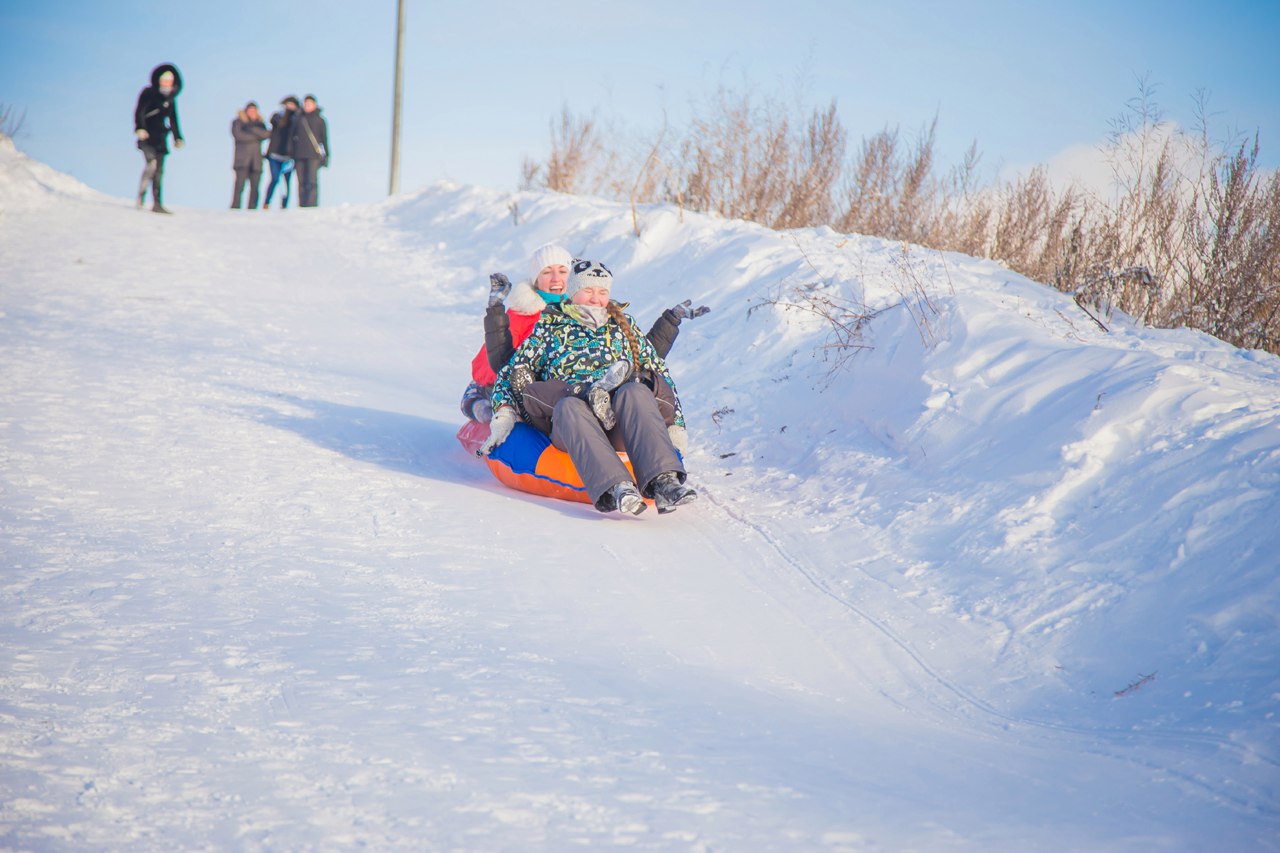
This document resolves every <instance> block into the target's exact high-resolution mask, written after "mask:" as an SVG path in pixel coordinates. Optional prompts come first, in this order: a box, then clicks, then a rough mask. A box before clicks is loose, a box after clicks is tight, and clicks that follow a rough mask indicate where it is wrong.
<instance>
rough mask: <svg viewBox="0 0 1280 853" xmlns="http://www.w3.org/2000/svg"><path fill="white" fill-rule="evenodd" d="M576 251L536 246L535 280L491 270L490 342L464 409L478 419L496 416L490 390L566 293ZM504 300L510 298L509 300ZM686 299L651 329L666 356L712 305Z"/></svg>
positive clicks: (474, 366)
mask: <svg viewBox="0 0 1280 853" xmlns="http://www.w3.org/2000/svg"><path fill="white" fill-rule="evenodd" d="M572 265H573V257H572V256H571V255H570V254H569V250H568V249H565V248H564V247H563V246H559V245H557V244H555V243H547V244H546V245H544V246H539V247H538V248H537V249H534V250H533V255H532V257H530V258H529V280H528V281H521V282H519V283H517V284H515V285H512V284H511V282H510V280H508V279H507V277H506V276H505V275H503V274H502V273H494V274H492V275H490V276H489V306H488V308H486V309H485V314H484V344H483V345H482V346H481V347H480V350H479V352H477V353H476V355H475V358H473V359H471V384H470V385H468V386H467V390H466V391H465V392H463V395H462V405H461V408H462V413H463V414H464V415H466V416H467V417H468V418H470V419H471V420H473V421H479V422H481V423H488V421H489V419H490V418H491V417H493V408H492V406H491V404H490V401H489V394H490V392H491V391H492V389H493V382H494V379H495V378H496V376H497V373H498V371H499V370H501V369H502V368H503V367H504V366H505V365H506V363H507V362H508V361H510V360H511V356H512V355H514V354H515V351H516V348H517V347H519V346H520V344H522V343H524V339H525V338H527V337H529V333H530V332H532V331H533V326H534V324H535V323H537V322H538V318H539V317H541V316H542V311H543V309H545V308H546V307H547V306H548V305H555V304H557V303H558V302H560V301H561V300H562V299H563V298H564V289H565V284H566V282H567V281H568V279H569V268H570V267H571V266H572ZM504 302H505V303H506V304H504ZM691 305H692V300H689V299H686V300H685V301H684V302H681V303H680V304H678V305H675V306H673V307H671V308H668V309H667V310H666V311H663V312H662V314H661V315H660V316H659V317H658V319H657V320H655V321H654V324H653V327H652V328H650V329H649V332H648V334H646V335H645V337H647V338H648V339H649V341H650V342H651V343H652V344H653V346H654V348H655V349H656V350H657V351H658V354H659V355H660V356H662V357H663V358H665V357H666V355H667V353H668V352H670V351H671V345H672V344H674V343H675V340H676V336H677V335H678V334H680V321H681V320H683V319H685V318H686V317H690V318H692V317H701V316H702V315H703V314H706V313H707V312H708V311H710V310H711V309H710V308H708V307H707V306H705V305H701V306H698V307H697V308H693V307H690V306H691Z"/></svg>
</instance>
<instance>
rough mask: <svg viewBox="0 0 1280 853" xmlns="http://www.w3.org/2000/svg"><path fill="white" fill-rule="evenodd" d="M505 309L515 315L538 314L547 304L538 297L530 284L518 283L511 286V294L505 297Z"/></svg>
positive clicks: (525, 282)
mask: <svg viewBox="0 0 1280 853" xmlns="http://www.w3.org/2000/svg"><path fill="white" fill-rule="evenodd" d="M507 307H508V308H510V309H511V310H512V311H514V312H516V313H517V314H540V313H541V312H542V311H543V309H545V308H546V307H547V303H546V302H545V301H544V300H543V298H542V297H541V296H539V295H538V291H537V290H535V289H534V287H533V283H532V282H528V281H518V282H516V283H515V284H513V285H511V293H509V294H508V295H507Z"/></svg>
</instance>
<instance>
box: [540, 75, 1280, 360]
mask: <svg viewBox="0 0 1280 853" xmlns="http://www.w3.org/2000/svg"><path fill="white" fill-rule="evenodd" d="M1152 94H1153V93H1152V90H1151V88H1150V87H1149V86H1147V84H1146V83H1145V81H1143V82H1140V85H1139V94H1138V96H1137V97H1136V98H1134V99H1133V100H1132V101H1131V102H1130V104H1129V105H1128V109H1127V111H1126V112H1125V113H1124V114H1122V115H1121V117H1120V118H1118V119H1116V120H1114V121H1113V122H1112V130H1111V134H1110V137H1109V142H1108V145H1107V148H1106V151H1105V153H1106V155H1107V157H1108V159H1109V162H1110V164H1111V167H1112V172H1113V177H1114V183H1115V187H1116V193H1115V195H1114V196H1113V197H1107V198H1101V197H1097V196H1094V195H1091V194H1089V193H1087V192H1085V191H1084V190H1082V189H1080V188H1078V187H1076V186H1066V187H1055V186H1054V185H1052V183H1051V182H1050V180H1049V178H1048V173H1047V171H1046V170H1045V169H1044V168H1037V169H1033V170H1032V171H1031V172H1030V173H1028V174H1026V175H1023V176H1021V177H1019V178H1017V179H1015V180H1012V181H1008V182H1005V183H1004V184H1001V185H997V186H984V185H983V184H982V182H981V180H980V179H979V172H978V165H979V162H980V159H981V158H980V157H979V154H978V149H977V144H976V143H974V144H973V145H972V146H971V147H970V149H969V151H968V152H967V154H966V156H965V159H964V162H963V163H962V164H961V165H959V166H958V167H955V168H953V169H952V170H950V172H949V173H947V174H946V175H945V176H939V174H938V169H937V166H936V161H935V142H936V130H937V119H936V118H935V119H934V120H933V122H932V123H931V124H929V125H928V126H926V127H925V128H923V129H922V131H921V132H920V134H919V135H918V136H917V138H916V139H915V140H914V142H909V141H904V140H903V139H902V136H901V134H900V132H899V130H898V129H897V128H885V129H884V130H882V131H880V132H879V133H877V134H874V135H873V136H871V137H869V138H865V139H863V140H861V142H860V144H859V146H858V148H857V150H856V152H855V153H854V155H853V156H852V157H848V156H847V148H848V137H847V133H846V131H845V129H844V127H843V126H842V125H841V123H840V120H839V117H838V115H837V113H836V105H835V103H834V102H832V103H831V104H830V105H829V106H828V107H827V108H825V109H818V110H813V111H811V112H808V113H806V111H805V110H804V109H803V108H790V109H788V108H785V107H783V106H782V105H780V104H779V103H778V102H777V101H773V100H765V101H758V100H757V99H754V98H752V97H751V96H750V95H749V94H746V95H742V94H737V93H734V92H732V91H729V90H726V89H724V88H721V89H720V90H718V91H717V93H716V95H715V96H714V97H713V98H712V99H710V100H709V101H708V102H707V103H706V104H704V105H702V107H701V108H700V109H697V110H695V113H694V116H693V118H692V120H691V122H690V124H689V126H688V128H687V129H686V130H685V131H684V132H683V133H672V132H671V130H670V128H669V127H668V126H667V124H666V121H665V117H664V122H663V126H662V129H661V131H660V132H659V133H657V134H653V135H650V136H649V137H648V140H647V141H644V138H643V136H637V135H634V134H625V133H616V132H614V133H610V134H608V138H607V139H606V138H605V134H603V133H602V132H601V129H600V126H599V123H598V122H597V120H596V118H595V117H594V116H590V117H587V118H575V117H574V116H573V115H572V114H571V113H570V112H569V110H568V108H567V107H566V108H565V110H564V111H563V112H562V115H561V117H560V120H559V122H558V124H556V123H553V126H552V133H551V152H550V155H549V157H548V159H547V161H546V162H545V163H534V162H531V161H528V160H526V161H525V164H524V167H523V170H522V186H530V187H531V186H544V187H547V188H549V189H554V190H559V191H561V192H577V193H592V194H597V195H604V196H606V197H609V198H614V199H618V200H630V202H631V206H632V215H633V224H634V226H635V230H636V234H637V235H639V234H640V223H639V217H638V215H637V213H636V206H637V205H638V204H640V203H646V202H675V203H677V204H679V205H680V207H681V209H682V210H683V208H684V207H686V206H687V207H689V208H691V209H694V210H699V211H705V212H713V213H717V214H719V215H721V216H725V217H729V218H735V219H747V220H751V221H754V222H760V223H762V224H765V225H768V226H770V227H773V228H798V227H808V226H815V225H828V224H829V225H831V226H833V227H834V228H835V229H837V230H839V231H841V232H844V233H850V232H857V233H862V234H869V235H875V236H880V237H885V238H888V239H893V240H898V241H904V242H909V243H915V244H919V245H922V246H926V247H930V248H935V249H943V250H953V251H958V252H963V253H965V254H970V255H977V256H983V257H989V258H994V259H997V260H999V261H1001V262H1003V263H1004V264H1006V265H1007V266H1008V267H1010V268H1011V269H1013V270H1015V271H1017V272H1020V273H1022V274H1024V275H1027V276H1028V277H1030V278H1033V279H1035V280H1038V281H1043V282H1047V283H1051V284H1053V285H1054V286H1055V287H1057V288H1059V289H1060V290H1063V291H1066V292H1068V293H1071V294H1072V295H1073V296H1074V297H1075V298H1076V300H1077V301H1078V302H1080V304H1081V305H1082V306H1085V305H1091V306H1094V307H1096V308H1100V309H1101V310H1102V312H1103V314H1105V315H1107V316H1111V314H1112V313H1113V312H1114V311H1116V310H1120V311H1123V312H1125V313H1127V314H1129V315H1131V316H1133V317H1135V318H1137V319H1138V320H1139V321H1140V322H1144V323H1148V324H1152V325H1158V326H1191V327H1194V328H1197V329H1202V330H1204V331H1206V332H1209V333H1210V334H1213V335H1215V336H1217V337H1220V338H1223V339H1224V340H1227V341H1230V342H1232V343H1235V344H1238V345H1241V346H1248V347H1260V348H1264V349H1268V350H1270V351H1272V352H1276V351H1278V350H1280V236H1277V235H1280V175H1277V174H1276V173H1270V174H1265V173H1264V172H1263V170H1261V169H1260V168H1259V167H1258V163H1257V159H1258V139H1257V138H1256V136H1255V138H1254V139H1253V141H1252V145H1249V144H1247V143H1233V144H1223V145H1218V144H1214V143H1212V142H1211V141H1210V137H1209V134H1208V132H1207V130H1206V129H1205V128H1207V124H1208V123H1207V121H1204V119H1203V116H1204V115H1206V114H1207V112H1206V111H1205V110H1204V105H1203V101H1202V103H1201V128H1200V133H1199V135H1198V136H1196V135H1188V134H1184V133H1181V132H1178V131H1177V129H1176V128H1174V127H1173V126H1172V125H1170V124H1168V123H1166V122H1164V121H1162V119H1161V116H1160V111H1159V109H1158V108H1157V107H1156V105H1155V103H1154V99H1153V97H1152ZM800 301H803V300H800ZM834 310H835V309H829V310H828V313H832V312H833V311H834ZM836 313H838V312H836ZM1095 319H1097V318H1096V317H1095ZM1098 322H1099V325H1101V326H1103V328H1105V324H1103V323H1102V322H1101V321H1100V320H1099V321H1098ZM922 335H925V336H926V337H928V330H927V329H923V330H922Z"/></svg>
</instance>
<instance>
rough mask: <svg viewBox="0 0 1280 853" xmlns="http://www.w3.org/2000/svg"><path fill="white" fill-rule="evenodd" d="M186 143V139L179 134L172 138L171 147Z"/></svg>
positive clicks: (179, 146) (178, 146)
mask: <svg viewBox="0 0 1280 853" xmlns="http://www.w3.org/2000/svg"><path fill="white" fill-rule="evenodd" d="M186 144H187V143H186V141H185V140H184V139H183V138H182V137H181V136H179V137H177V138H176V139H174V140H173V147H174V148H181V147H182V146H184V145H186Z"/></svg>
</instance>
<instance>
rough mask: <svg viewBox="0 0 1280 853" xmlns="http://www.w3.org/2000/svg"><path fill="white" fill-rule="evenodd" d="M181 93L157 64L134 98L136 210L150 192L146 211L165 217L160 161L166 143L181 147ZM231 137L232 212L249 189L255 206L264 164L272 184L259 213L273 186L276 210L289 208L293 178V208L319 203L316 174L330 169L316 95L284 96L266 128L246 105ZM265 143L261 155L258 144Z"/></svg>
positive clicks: (174, 76)
mask: <svg viewBox="0 0 1280 853" xmlns="http://www.w3.org/2000/svg"><path fill="white" fill-rule="evenodd" d="M181 91H182V75H181V74H180V73H179V72H178V69H177V68H176V67H175V66H173V65H172V64H168V63H166V64H164V65H158V66H156V67H155V68H154V69H153V70H152V71H151V84H150V85H149V86H147V87H146V88H144V89H143V90H142V91H141V92H140V93H139V94H138V103H137V106H136V107H135V109H134V116H133V127H134V136H135V137H136V138H137V140H138V150H140V151H141V152H142V156H143V159H144V164H143V169H142V177H141V179H140V180H139V182H138V207H143V206H144V205H145V204H146V198H147V191H148V190H150V191H151V209H152V210H153V211H155V212H156V213H168V212H169V211H168V210H166V209H165V207H164V203H163V201H162V198H161V194H162V191H163V182H164V158H165V157H166V156H167V155H168V154H169V146H168V138H169V136H170V135H172V136H173V147H174V148H181V147H182V146H183V145H184V144H185V143H184V140H183V138H182V130H181V128H180V127H179V125H178V105H177V98H178V94H179V93H180V92H181ZM231 136H232V139H233V140H234V146H235V153H234V156H233V159H232V164H231V168H232V170H233V171H234V173H235V183H234V188H233V190H232V194H231V207H232V208H233V209H239V208H240V203H241V200H242V198H243V197H244V191H245V187H246V186H247V187H248V189H249V199H248V207H249V209H250V210H253V209H255V208H257V206H258V185H259V182H260V181H261V178H262V165H263V162H264V160H265V162H266V163H267V164H268V165H269V166H270V169H271V181H270V183H268V184H267V194H266V198H265V200H264V201H263V205H262V207H263V209H264V210H265V209H267V208H268V207H270V205H271V198H272V196H273V195H274V194H275V190H276V187H277V185H278V184H280V183H281V181H283V184H284V186H283V191H282V193H281V201H280V207H281V208H286V207H288V206H289V191H290V183H291V178H292V175H293V174H294V173H295V172H296V173H297V175H298V206H299V207H315V206H317V205H318V204H319V201H320V169H321V168H323V167H325V166H328V165H329V127H328V123H327V122H326V121H325V119H324V116H323V115H322V114H321V110H320V106H319V103H318V102H317V100H316V97H315V95H307V96H306V97H304V98H303V99H302V101H301V102H299V101H298V99H297V97H296V96H294V95H289V96H288V97H286V98H285V99H284V100H282V101H281V102H280V109H279V110H278V111H277V112H276V113H275V114H274V115H272V116H271V127H270V129H268V127H267V125H266V123H265V122H264V121H263V120H262V115H261V113H259V111H258V105H257V104H256V103H254V102H253V101H250V102H249V103H247V104H245V105H244V107H243V108H242V109H241V110H239V111H238V113H237V114H236V117H235V118H234V119H233V120H232V122H231ZM264 141H265V142H267V151H266V154H265V156H264V154H263V151H262V143H263V142H264Z"/></svg>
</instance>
